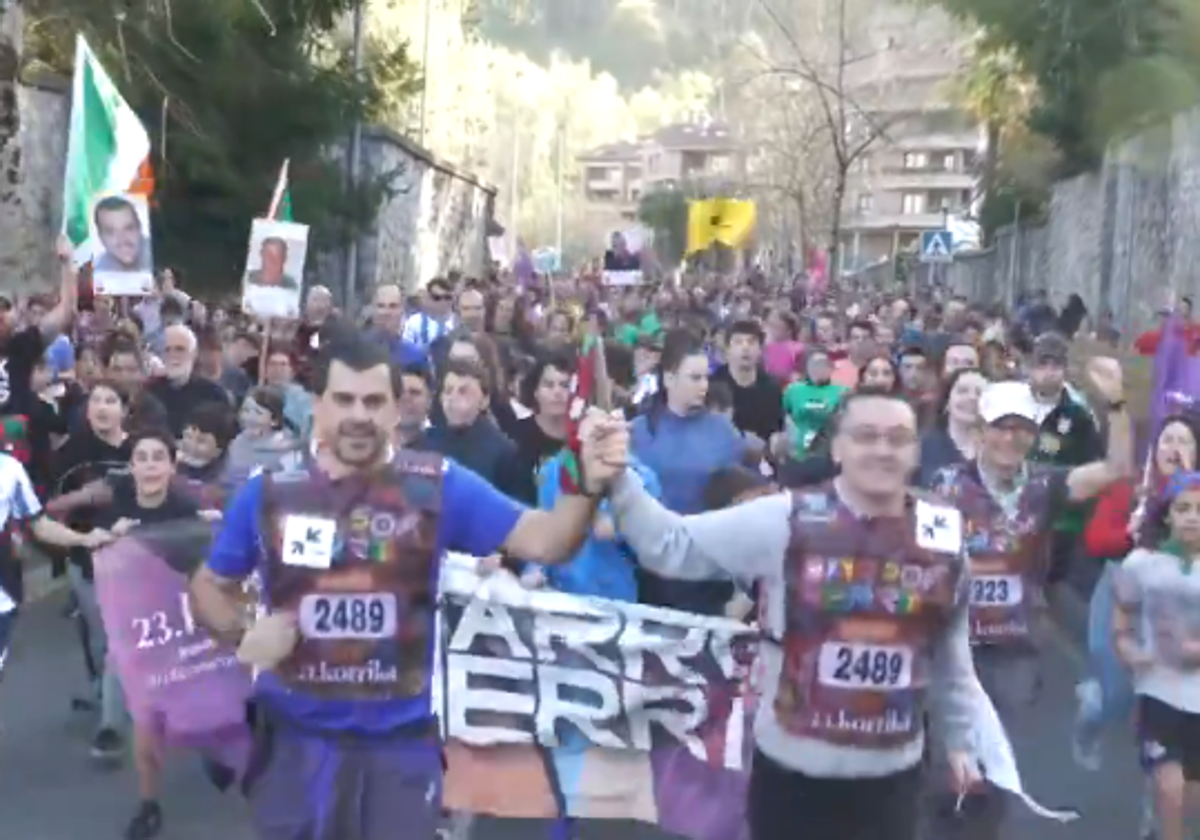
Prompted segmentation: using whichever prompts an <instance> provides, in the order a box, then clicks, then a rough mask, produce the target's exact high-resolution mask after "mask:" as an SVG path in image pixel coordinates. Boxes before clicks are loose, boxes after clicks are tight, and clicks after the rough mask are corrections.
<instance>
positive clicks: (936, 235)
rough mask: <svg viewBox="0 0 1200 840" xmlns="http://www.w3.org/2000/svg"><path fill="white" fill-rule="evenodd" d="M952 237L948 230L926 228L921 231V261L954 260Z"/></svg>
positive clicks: (941, 261) (938, 261)
mask: <svg viewBox="0 0 1200 840" xmlns="http://www.w3.org/2000/svg"><path fill="white" fill-rule="evenodd" d="M953 244H954V238H953V237H952V236H951V235H950V231H948V230H926V231H922V232H921V262H927V263H947V262H954V252H953Z"/></svg>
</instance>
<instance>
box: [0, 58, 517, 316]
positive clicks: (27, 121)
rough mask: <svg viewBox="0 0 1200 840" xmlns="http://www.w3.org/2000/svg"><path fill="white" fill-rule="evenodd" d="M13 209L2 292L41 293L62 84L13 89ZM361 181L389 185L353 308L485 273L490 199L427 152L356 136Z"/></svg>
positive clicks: (58, 163) (50, 256)
mask: <svg viewBox="0 0 1200 840" xmlns="http://www.w3.org/2000/svg"><path fill="white" fill-rule="evenodd" d="M19 97H20V98H19V100H18V102H19V108H20V118H21V129H20V149H21V162H22V166H21V183H20V201H21V213H22V216H23V218H24V224H22V225H20V226H19V229H17V230H6V231H0V237H6V238H7V237H12V239H6V241H5V242H4V245H5V246H6V247H5V248H3V249H0V252H3V253H7V254H11V255H12V256H11V257H10V258H9V259H8V260H7V261H6V262H7V263H11V264H5V265H0V271H2V272H3V280H2V281H0V285H2V287H3V289H2V290H3V291H10V292H11V291H22V290H31V289H41V288H47V287H50V286H52V285H53V284H54V283H56V282H57V276H58V275H57V269H56V268H55V265H56V262H55V259H54V241H55V238H56V236H57V234H58V230H59V227H60V225H61V223H62V222H61V218H62V216H61V214H62V179H63V167H64V164H65V161H66V153H67V134H68V128H69V125H68V124H69V121H70V107H69V100H70V95H69V84H68V83H66V82H65V81H63V80H59V79H53V78H51V79H39V80H37V81H33V82H27V83H26V84H24V85H22V86H21V87H20V89H19ZM362 169H363V176H364V177H373V176H376V175H385V174H386V175H389V176H390V178H391V191H390V193H389V197H388V198H387V199H386V200H385V201H384V203H383V205H382V206H381V207H380V208H379V215H378V219H377V222H376V225H375V226H374V228H373V229H372V230H371V231H369V232H368V233H367V234H365V235H364V236H363V237H361V239H360V241H359V245H358V248H359V253H358V272H357V286H356V288H357V289H358V290H359V299H360V300H361V299H363V295H364V294H366V293H367V292H368V290H370V289H371V288H373V287H374V286H375V285H376V284H378V283H383V282H397V283H401V284H403V285H404V286H405V288H407V289H410V290H416V289H419V288H420V287H422V286H423V285H424V284H425V283H426V282H428V280H429V279H430V278H431V277H434V276H436V275H438V274H444V273H446V272H447V271H449V270H451V269H459V270H461V271H463V272H464V273H467V274H475V275H476V276H478V274H480V273H481V272H482V271H483V270H484V268H485V267H486V264H487V229H488V225H489V223H490V222H491V219H492V210H493V206H494V204H495V195H496V191H495V189H494V188H492V187H490V186H488V185H487V184H485V183H483V182H482V181H479V180H478V179H476V178H474V177H472V176H470V175H467V174H464V173H462V172H460V171H458V170H456V169H455V168H454V167H452V166H450V165H448V164H445V163H442V162H440V161H438V160H437V159H436V158H434V156H433V155H432V154H430V153H429V152H428V151H426V150H424V149H422V148H420V147H419V146H416V145H415V144H413V143H411V142H410V141H408V140H406V139H405V138H403V137H401V136H400V135H398V134H396V133H395V132H393V131H390V130H388V129H385V128H376V127H368V128H367V129H365V130H364V132H363V156H362ZM344 265H345V263H344V261H343V260H341V259H336V258H331V259H321V260H319V261H318V272H319V275H320V278H321V281H322V282H324V283H326V285H328V286H330V287H331V288H333V289H340V288H342V277H343V276H344Z"/></svg>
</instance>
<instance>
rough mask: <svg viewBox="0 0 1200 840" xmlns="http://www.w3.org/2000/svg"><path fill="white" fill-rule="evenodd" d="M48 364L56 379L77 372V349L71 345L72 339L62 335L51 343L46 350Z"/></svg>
mask: <svg viewBox="0 0 1200 840" xmlns="http://www.w3.org/2000/svg"><path fill="white" fill-rule="evenodd" d="M46 364H47V365H48V366H49V368H50V373H51V375H52V376H53V377H54V378H55V379H58V377H60V376H62V375H63V374H64V373H66V372H68V371H72V370H75V347H74V345H72V344H71V339H69V338H67V337H66V336H65V335H60V336H59V337H58V338H56V339H54V341H52V342H50V346H49V347H47V348H46Z"/></svg>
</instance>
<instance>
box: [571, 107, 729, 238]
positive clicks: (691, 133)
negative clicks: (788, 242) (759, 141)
mask: <svg viewBox="0 0 1200 840" xmlns="http://www.w3.org/2000/svg"><path fill="white" fill-rule="evenodd" d="M576 162H577V163H578V164H579V166H580V167H582V169H583V178H582V179H581V181H582V183H583V196H584V200H585V206H586V207H587V208H588V210H589V212H591V213H595V214H600V213H604V214H613V213H617V214H619V215H620V216H621V217H622V218H627V219H633V218H635V217H636V215H637V207H638V201H639V200H640V199H641V196H642V193H643V192H644V191H647V190H653V189H664V188H671V187H675V186H679V185H683V184H712V185H714V186H715V185H718V184H721V183H723V182H727V181H729V182H732V181H735V180H737V179H739V178H741V177H742V175H743V174H744V167H745V155H744V153H743V151H742V149H741V147H740V145H739V144H738V143H737V141H736V140H735V139H734V137H733V136H732V134H731V133H730V131H729V129H728V128H727V127H726V126H724V125H721V124H718V123H713V122H708V121H700V120H697V121H696V122H688V123H677V124H674V125H668V126H664V127H663V128H660V129H659V130H658V131H656V132H654V133H653V134H650V135H648V136H646V137H643V138H641V139H639V140H637V141H636V142H632V143H630V142H623V143H610V144H608V145H606V146H601V147H599V148H596V149H591V150H590V151H588V152H585V153H584V154H582V155H579V156H578V157H577V158H576Z"/></svg>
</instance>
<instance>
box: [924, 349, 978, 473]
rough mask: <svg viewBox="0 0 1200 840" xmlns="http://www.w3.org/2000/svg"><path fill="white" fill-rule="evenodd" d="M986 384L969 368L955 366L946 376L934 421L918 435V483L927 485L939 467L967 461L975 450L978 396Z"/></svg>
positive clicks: (976, 371)
mask: <svg viewBox="0 0 1200 840" xmlns="http://www.w3.org/2000/svg"><path fill="white" fill-rule="evenodd" d="M987 384H988V380H987V378H986V377H985V376H984V375H983V374H982V373H980V372H979V371H978V370H974V369H972V368H963V369H961V370H956V371H955V372H954V373H952V374H951V375H950V378H949V379H948V380H946V385H945V387H944V388H943V389H942V397H941V399H940V400H939V402H938V407H937V422H936V424H935V425H934V427H933V428H931V429H929V430H928V431H926V432H925V433H924V434H923V435H922V436H921V459H920V461H919V463H918V467H917V469H918V477H917V484H918V485H920V486H922V487H924V486H926V485H927V484H928V483H929V481H930V480H931V479H932V478H933V475H934V473H936V472H937V471H938V470H941V469H944V468H945V467H949V466H952V465H953V464H958V463H962V462H964V461H970V460H971V459H973V458H974V457H975V455H976V454H977V453H978V451H979V435H980V431H981V429H982V426H981V421H980V418H979V397H980V395H981V394H983V389H984V388H985V387H986V386H987Z"/></svg>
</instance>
